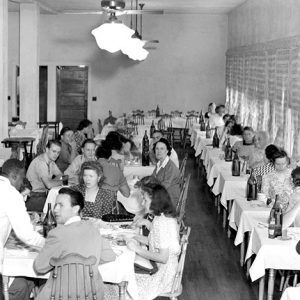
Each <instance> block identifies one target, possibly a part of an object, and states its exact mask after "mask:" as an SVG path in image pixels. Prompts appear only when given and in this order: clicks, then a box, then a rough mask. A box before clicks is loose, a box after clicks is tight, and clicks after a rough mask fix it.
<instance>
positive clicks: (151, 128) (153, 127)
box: [150, 120, 155, 138]
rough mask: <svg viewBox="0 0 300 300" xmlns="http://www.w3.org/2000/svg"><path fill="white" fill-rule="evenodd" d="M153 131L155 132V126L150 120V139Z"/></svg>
mask: <svg viewBox="0 0 300 300" xmlns="http://www.w3.org/2000/svg"><path fill="white" fill-rule="evenodd" d="M154 131H155V125H154V120H152V124H151V126H150V138H152V136H153V133H154Z"/></svg>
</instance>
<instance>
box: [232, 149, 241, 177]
mask: <svg viewBox="0 0 300 300" xmlns="http://www.w3.org/2000/svg"><path fill="white" fill-rule="evenodd" d="M231 171H232V176H240V175H241V161H240V160H239V156H238V154H237V153H236V152H235V154H234V157H233V160H232V168H231Z"/></svg>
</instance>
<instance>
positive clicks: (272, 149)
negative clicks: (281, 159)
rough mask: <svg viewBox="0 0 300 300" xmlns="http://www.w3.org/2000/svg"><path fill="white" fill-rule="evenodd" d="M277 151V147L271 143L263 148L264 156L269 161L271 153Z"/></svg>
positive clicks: (271, 157)
mask: <svg viewBox="0 0 300 300" xmlns="http://www.w3.org/2000/svg"><path fill="white" fill-rule="evenodd" d="M277 151H278V148H277V147H276V146H275V145H273V144H271V145H269V146H267V147H266V149H265V154H266V158H267V159H268V160H269V161H272V159H273V155H274V153H276V152H277Z"/></svg>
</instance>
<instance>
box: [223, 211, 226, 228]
mask: <svg viewBox="0 0 300 300" xmlns="http://www.w3.org/2000/svg"><path fill="white" fill-rule="evenodd" d="M226 220H227V211H226V209H225V207H223V228H225V227H226Z"/></svg>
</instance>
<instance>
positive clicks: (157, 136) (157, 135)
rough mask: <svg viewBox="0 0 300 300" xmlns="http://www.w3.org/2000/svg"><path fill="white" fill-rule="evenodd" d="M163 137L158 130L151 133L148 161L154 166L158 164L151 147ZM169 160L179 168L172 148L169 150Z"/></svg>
mask: <svg viewBox="0 0 300 300" xmlns="http://www.w3.org/2000/svg"><path fill="white" fill-rule="evenodd" d="M162 137H163V133H162V132H161V131H160V130H155V131H154V132H153V135H152V141H151V142H150V146H149V148H150V149H149V150H150V160H151V162H152V163H153V164H155V165H156V163H157V162H158V159H157V158H156V156H155V153H154V150H153V146H154V144H155V143H157V142H158V141H159V140H160V139H161V138H162ZM170 159H171V160H172V161H173V163H174V164H175V166H176V167H177V168H179V160H178V155H177V153H176V151H175V150H174V148H172V150H171V155H170Z"/></svg>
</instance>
